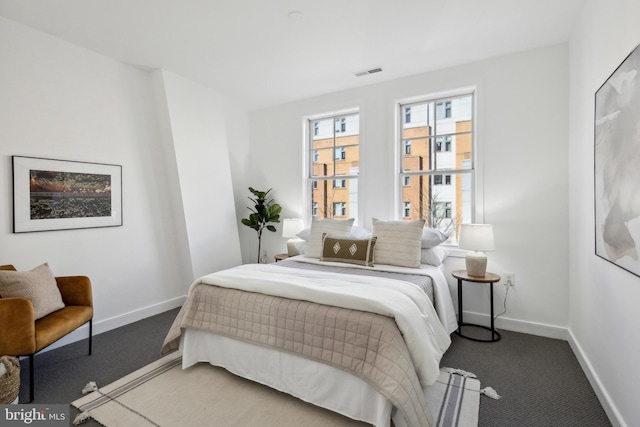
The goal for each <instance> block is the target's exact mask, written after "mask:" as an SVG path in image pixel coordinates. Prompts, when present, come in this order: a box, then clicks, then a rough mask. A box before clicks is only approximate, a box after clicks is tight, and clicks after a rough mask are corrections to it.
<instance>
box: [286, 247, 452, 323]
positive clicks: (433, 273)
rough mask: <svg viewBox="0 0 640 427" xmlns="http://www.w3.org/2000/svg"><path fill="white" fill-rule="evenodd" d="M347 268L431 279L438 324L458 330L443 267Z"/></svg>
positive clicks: (300, 258) (310, 260)
mask: <svg viewBox="0 0 640 427" xmlns="http://www.w3.org/2000/svg"><path fill="white" fill-rule="evenodd" d="M289 259H291V260H295V261H300V262H307V263H310V264H319V265H331V266H335V267H344V266H345V264H343V263H339V262H326V261H320V260H319V259H317V258H305V257H304V256H303V255H296V256H295V257H292V258H289ZM347 265H348V267H349V268H362V269H368V270H380V271H390V272H394V273H407V274H418V275H422V276H429V277H431V278H432V279H433V288H434V295H435V300H436V304H435V308H436V312H437V313H438V317H439V318H440V323H442V326H444V329H445V330H446V331H447V333H449V334H452V333H453V332H454V331H455V330H457V329H458V317H457V316H456V312H455V308H454V305H453V299H452V298H451V291H450V290H449V283H448V282H447V279H446V276H445V272H444V266H443V265H439V266H437V267H436V266H433V265H428V264H420V268H408V267H398V266H395V265H385V264H376V265H375V266H374V267H366V266H363V265H356V264H347Z"/></svg>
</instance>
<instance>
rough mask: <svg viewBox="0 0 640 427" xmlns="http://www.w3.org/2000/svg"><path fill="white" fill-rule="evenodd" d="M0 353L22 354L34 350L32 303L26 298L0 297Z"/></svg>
mask: <svg viewBox="0 0 640 427" xmlns="http://www.w3.org/2000/svg"><path fill="white" fill-rule="evenodd" d="M0 325H2V326H1V327H0V354H6V355H10V356H22V355H26V354H31V353H33V352H35V351H36V329H35V328H36V327H35V320H34V319H33V304H31V301H29V300H28V299H26V298H0Z"/></svg>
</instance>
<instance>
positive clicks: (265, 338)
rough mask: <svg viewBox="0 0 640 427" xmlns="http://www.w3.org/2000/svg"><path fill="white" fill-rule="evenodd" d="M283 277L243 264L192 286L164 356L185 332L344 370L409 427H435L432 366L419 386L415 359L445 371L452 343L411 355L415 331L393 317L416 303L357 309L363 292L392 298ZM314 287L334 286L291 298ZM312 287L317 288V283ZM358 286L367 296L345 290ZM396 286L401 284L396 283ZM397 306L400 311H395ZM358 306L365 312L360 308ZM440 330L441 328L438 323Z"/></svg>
mask: <svg viewBox="0 0 640 427" xmlns="http://www.w3.org/2000/svg"><path fill="white" fill-rule="evenodd" d="M280 270H282V268H278V267H276V268H270V266H261V265H245V266H240V267H236V268H234V269H230V270H225V271H223V272H218V273H214V274H212V275H208V276H204V277H203V278H200V279H199V280H197V281H196V282H194V284H193V285H192V287H191V289H190V291H189V296H188V299H187V302H186V303H185V304H184V306H183V307H182V309H181V311H180V313H179V315H178V317H177V318H176V320H175V322H174V324H173V325H172V327H171V329H170V331H169V333H168V335H167V337H166V339H165V344H164V345H163V349H162V352H163V353H167V352H170V351H172V350H175V349H177V348H178V346H179V340H180V335H181V330H182V329H183V328H192V329H199V330H205V331H209V332H212V333H216V334H219V335H224V336H228V337H231V338H235V339H240V340H244V341H247V342H251V343H255V344H259V345H263V346H267V347H270V348H275V349H278V350H281V351H287V352H291V353H294V354H297V355H300V356H303V357H306V358H310V359H313V360H316V361H319V362H323V363H326V364H329V365H332V366H335V367H338V368H340V369H344V370H346V371H348V372H350V373H352V374H354V375H356V376H358V377H359V378H361V379H363V380H365V381H366V382H368V383H369V384H370V385H371V386H373V387H374V388H375V389H376V390H377V391H378V392H380V393H381V394H382V395H383V396H385V397H386V398H388V399H389V400H390V401H391V402H392V403H393V404H394V406H396V407H397V408H398V409H399V410H400V411H401V412H402V414H403V416H404V418H405V420H406V421H407V424H408V425H409V426H416V427H418V426H431V422H432V420H431V412H430V409H429V407H428V404H427V402H426V399H425V397H424V393H423V391H422V386H421V382H422V383H424V382H428V381H430V374H431V372H430V371H431V369H430V363H427V367H428V369H426V370H425V372H423V377H426V378H422V381H421V379H420V378H419V377H420V374H419V370H418V369H416V365H415V363H414V360H415V359H416V357H420V358H422V359H424V358H425V356H426V358H427V359H433V360H434V361H435V365H436V372H437V371H439V369H438V361H439V359H440V356H441V354H442V352H444V350H446V347H447V346H448V342H446V340H443V343H440V345H441V346H444V348H443V349H441V350H440V349H439V350H438V351H436V352H435V354H433V355H415V354H414V355H412V354H411V350H410V348H409V347H408V346H407V342H406V338H407V337H406V335H407V334H406V333H405V332H407V331H408V332H409V334H410V335H411V334H414V333H415V332H411V329H412V328H411V327H409V328H407V326H406V325H405V326H404V329H405V331H402V329H403V328H399V325H398V323H397V320H398V319H397V318H396V315H395V314H394V310H396V309H397V310H400V311H407V310H408V307H409V306H410V305H411V304H413V302H411V298H410V297H406V296H402V297H399V298H400V300H401V301H403V303H402V304H400V303H398V302H397V301H396V302H395V303H394V302H393V299H392V301H391V307H386V306H385V305H384V304H382V305H381V307H383V308H380V307H378V305H377V304H378V303H376V302H375V301H376V300H377V299H376V298H373V301H374V302H371V301H368V302H364V303H362V304H360V303H355V302H354V301H356V300H357V298H354V295H358V294H361V293H364V292H363V289H364V291H366V292H367V293H369V294H378V293H381V294H382V297H381V299H382V300H385V301H386V300H389V299H390V297H389V291H388V290H387V291H384V290H381V288H380V287H379V286H380V285H381V283H376V285H377V286H376V287H375V288H372V287H371V285H368V284H365V283H370V280H369V279H367V281H364V282H362V283H359V281H360V279H350V280H355V281H356V283H355V285H354V284H350V285H348V284H344V278H343V277H341V276H344V275H339V274H338V275H336V274H330V273H327V274H324V273H318V272H305V273H301V272H294V273H296V274H297V275H292V276H286V277H282V273H281V272H280ZM291 274H293V273H291ZM240 277H244V278H245V280H242V284H237V283H235V282H236V281H237V280H238V278H240ZM293 277H295V280H296V281H298V282H301V283H304V285H301V287H302V288H300V287H299V286H296V285H293V290H292V289H290V288H291V286H289V285H288V284H287V282H289V281H293ZM315 282H323V283H328V284H325V287H327V286H328V287H329V288H330V289H322V290H321V291H318V294H319V295H315V297H313V294H314V293H313V292H311V293H310V295H309V296H310V298H302V297H298V298H293V296H294V295H296V294H297V293H298V292H301V291H302V290H304V289H306V288H307V287H308V286H310V285H309V283H315ZM383 282H384V280H383ZM391 282H393V281H391ZM234 283H235V284H234ZM338 283H342V284H340V285H339V284H338ZM312 286H314V287H317V286H318V284H317V283H315V284H314V285H312ZM335 286H338V288H339V291H338V292H337V295H338V296H339V298H338V299H339V300H340V301H342V303H341V304H339V305H341V306H336V305H334V304H327V302H330V301H333V300H334V299H335V298H336V297H335V295H334V294H335V293H336V291H335V290H334V289H332V288H333V287H335ZM354 286H355V288H358V287H361V289H360V290H356V291H353V290H347V289H350V288H353V287H354ZM390 286H391V287H392V288H393V287H394V286H396V285H395V284H394V283H391V284H390ZM238 287H244V288H247V289H244V290H243V289H238ZM283 289H285V290H283ZM267 290H270V291H269V292H267ZM326 293H328V294H329V295H334V296H333V297H332V296H327V295H325V294H326ZM270 294H271V295H270ZM272 294H276V295H272ZM304 295H308V293H306V292H305V293H304ZM322 295H325V296H324V298H323V297H322ZM312 297H313V298H312ZM307 299H314V301H315V302H311V301H308V300H307ZM316 300H320V301H319V302H318V301H316ZM345 301H346V302H345ZM407 301H409V302H407ZM396 305H398V307H395V308H394V306H396ZM357 306H361V308H363V309H358V308H354V307H357ZM409 311H410V310H409ZM423 311H424V310H422V309H417V310H416V312H417V313H418V314H417V316H418V317H419V318H420V319H418V320H417V321H416V322H414V323H417V324H421V325H422V326H423V327H422V328H421V329H425V330H428V329H429V328H428V327H426V324H428V323H429V322H426V320H425V319H426V318H427V317H428V314H420V313H423ZM398 315H399V314H398ZM405 322H406V320H405ZM401 323H402V322H401ZM409 323H412V322H409ZM436 323H437V324H438V325H439V326H440V328H442V326H441V325H440V324H439V322H438V321H437V317H436ZM436 329H437V327H436ZM438 332H440V331H438ZM443 333H444V332H443ZM444 334H445V336H446V338H447V339H448V336H447V335H446V333H444ZM429 335H432V334H429ZM436 335H438V334H436ZM414 339H415V337H414ZM439 339H440V340H442V337H438V336H436V337H435V338H432V340H435V342H438V340H439ZM440 351H441V352H440ZM414 352H415V350H414ZM421 363H424V361H423V360H422V361H421Z"/></svg>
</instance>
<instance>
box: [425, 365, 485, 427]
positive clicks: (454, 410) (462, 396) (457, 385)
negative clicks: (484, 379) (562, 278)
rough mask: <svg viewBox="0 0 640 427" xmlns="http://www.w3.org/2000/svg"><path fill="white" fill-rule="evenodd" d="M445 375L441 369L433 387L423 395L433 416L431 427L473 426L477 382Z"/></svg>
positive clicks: (477, 390)
mask: <svg viewBox="0 0 640 427" xmlns="http://www.w3.org/2000/svg"><path fill="white" fill-rule="evenodd" d="M448 371H449V370H448V369H447V368H443V369H441V370H440V376H439V377H438V380H437V381H436V383H435V384H433V385H432V386H431V387H429V388H427V389H426V391H425V394H426V396H427V402H429V405H431V411H432V412H433V424H434V425H433V427H449V426H451V427H453V426H459V427H467V426H477V425H478V410H479V407H480V381H479V380H478V379H476V378H470V377H467V376H464V375H459V374H456V373H453V372H451V373H450V372H448Z"/></svg>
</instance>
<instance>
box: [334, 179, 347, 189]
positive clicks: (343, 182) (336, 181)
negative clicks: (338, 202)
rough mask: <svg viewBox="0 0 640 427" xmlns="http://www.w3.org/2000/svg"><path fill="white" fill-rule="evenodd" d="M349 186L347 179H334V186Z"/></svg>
mask: <svg viewBox="0 0 640 427" xmlns="http://www.w3.org/2000/svg"><path fill="white" fill-rule="evenodd" d="M346 186H347V180H346V179H334V180H333V188H345V187H346Z"/></svg>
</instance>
